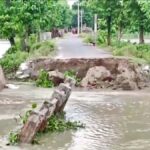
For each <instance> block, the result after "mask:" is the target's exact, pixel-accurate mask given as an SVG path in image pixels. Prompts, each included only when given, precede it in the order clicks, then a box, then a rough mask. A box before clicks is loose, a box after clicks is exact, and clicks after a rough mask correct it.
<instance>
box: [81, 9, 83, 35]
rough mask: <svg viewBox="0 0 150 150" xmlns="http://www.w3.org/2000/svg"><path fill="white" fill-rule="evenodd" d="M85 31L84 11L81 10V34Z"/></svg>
mask: <svg viewBox="0 0 150 150" xmlns="http://www.w3.org/2000/svg"><path fill="white" fill-rule="evenodd" d="M82 31H83V10H81V33H82Z"/></svg>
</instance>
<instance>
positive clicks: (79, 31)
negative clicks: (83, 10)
mask: <svg viewBox="0 0 150 150" xmlns="http://www.w3.org/2000/svg"><path fill="white" fill-rule="evenodd" d="M79 34H80V1H79V0H78V35H79Z"/></svg>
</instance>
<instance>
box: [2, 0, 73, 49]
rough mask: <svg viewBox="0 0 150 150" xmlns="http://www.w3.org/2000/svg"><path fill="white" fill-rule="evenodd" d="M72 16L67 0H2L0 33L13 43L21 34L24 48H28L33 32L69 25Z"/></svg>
mask: <svg viewBox="0 0 150 150" xmlns="http://www.w3.org/2000/svg"><path fill="white" fill-rule="evenodd" d="M71 17H72V16H71V10H70V8H69V6H68V4H67V1H66V0H3V1H0V35H1V36H3V37H4V38H8V39H9V40H10V42H11V44H12V45H14V44H15V37H16V36H19V37H20V39H21V43H22V46H23V47H22V49H24V50H26V49H27V48H28V47H27V46H28V45H27V42H28V38H29V36H30V35H31V34H32V33H34V34H39V33H40V32H41V31H51V30H52V29H53V28H64V27H69V26H70V24H71Z"/></svg>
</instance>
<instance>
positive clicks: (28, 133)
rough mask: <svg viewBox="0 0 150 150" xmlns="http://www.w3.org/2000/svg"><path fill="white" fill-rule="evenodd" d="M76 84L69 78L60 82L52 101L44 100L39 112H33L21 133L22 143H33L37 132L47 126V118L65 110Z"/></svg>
mask: <svg viewBox="0 0 150 150" xmlns="http://www.w3.org/2000/svg"><path fill="white" fill-rule="evenodd" d="M74 84H75V83H74V81H73V80H72V79H70V78H68V79H67V80H66V81H65V83H62V84H60V85H59V87H58V88H57V89H56V90H55V91H54V93H53V94H52V97H51V99H50V101H47V102H44V103H43V105H42V107H41V108H40V109H39V111H38V112H32V113H31V115H30V116H29V118H28V120H27V122H26V123H25V124H24V126H23V127H22V129H21V132H20V134H19V140H20V142H21V143H31V142H32V141H33V140H34V137H35V135H36V133H37V132H39V131H43V130H44V129H45V128H46V126H47V120H48V119H49V118H50V117H51V116H52V115H53V114H57V113H61V112H62V111H63V109H64V107H65V105H66V103H67V101H68V98H69V96H70V94H71V89H72V86H73V85H74Z"/></svg>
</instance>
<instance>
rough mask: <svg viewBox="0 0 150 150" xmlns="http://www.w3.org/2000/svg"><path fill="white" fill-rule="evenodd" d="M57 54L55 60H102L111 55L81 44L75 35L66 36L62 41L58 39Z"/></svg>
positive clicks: (80, 40)
mask: <svg viewBox="0 0 150 150" xmlns="http://www.w3.org/2000/svg"><path fill="white" fill-rule="evenodd" d="M56 43H57V45H58V53H57V56H56V58H61V59H66V58H104V57H111V56H112V54H111V53H110V52H107V51H105V50H103V49H100V48H97V47H95V46H92V45H88V44H85V43H83V42H82V39H81V38H79V37H78V36H77V35H72V34H68V35H67V36H65V38H63V39H58V41H57V42H56Z"/></svg>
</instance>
